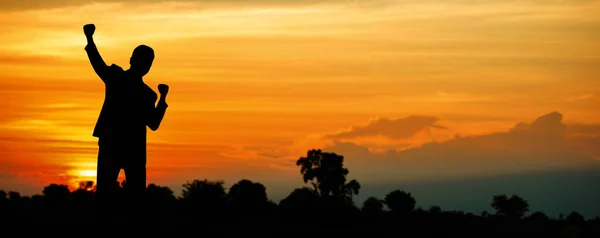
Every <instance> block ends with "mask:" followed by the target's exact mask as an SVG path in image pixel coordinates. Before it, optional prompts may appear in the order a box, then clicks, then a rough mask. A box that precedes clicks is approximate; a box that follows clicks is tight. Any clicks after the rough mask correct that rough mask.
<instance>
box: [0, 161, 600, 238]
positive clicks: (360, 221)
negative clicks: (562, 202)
mask: <svg viewBox="0 0 600 238" xmlns="http://www.w3.org/2000/svg"><path fill="white" fill-rule="evenodd" d="M328 156H333V155H328ZM326 157H327V156H326ZM332 158H339V157H336V156H333V157H332ZM325 160H327V159H325ZM334 167H336V168H337V170H339V168H340V167H342V168H343V166H334ZM324 168H326V167H324ZM334 171H335V169H334ZM323 174H324V175H323V176H327V173H323ZM332 174H334V175H335V174H336V173H332ZM346 174H347V173H346ZM337 175H339V174H337ZM303 177H304V174H303ZM338 179H339V178H338ZM319 181H327V179H321V180H319ZM314 182H315V184H317V185H318V182H317V181H314ZM337 184H338V185H339V184H341V183H337ZM349 184H350V183H345V184H344V189H345V188H347V187H350V185H349ZM116 185H117V184H116ZM126 186H127V182H126V181H124V182H123V183H121V184H119V186H118V188H119V189H118V193H117V194H118V197H119V198H122V197H123V196H126V195H127V193H124V191H125V188H126ZM182 186H183V189H182V195H181V196H180V197H176V196H175V195H174V193H173V191H172V190H171V189H170V188H169V187H163V186H159V185H156V184H149V185H147V187H146V190H145V193H144V196H145V197H144V198H143V201H142V200H137V201H136V202H138V203H141V204H142V205H143V207H144V208H145V209H144V211H143V213H140V214H138V216H136V217H131V216H128V215H126V214H124V213H116V214H114V216H113V217H112V219H102V220H97V219H96V214H97V213H99V212H101V211H100V210H99V209H101V208H99V207H97V206H95V204H96V202H97V201H96V197H97V193H96V191H95V186H94V183H93V182H89V181H84V182H82V183H81V184H80V186H79V188H77V189H75V190H73V191H69V190H68V188H67V186H65V185H59V184H50V185H49V186H46V187H44V188H43V190H42V194H41V195H33V196H31V197H29V196H21V195H20V194H19V193H18V192H14V191H10V192H8V193H7V192H5V191H3V190H0V208H1V209H0V215H1V216H0V217H1V218H0V219H1V222H2V223H1V224H3V225H4V226H3V232H5V234H8V233H9V232H20V233H18V234H21V235H23V236H27V235H33V233H35V232H36V231H39V232H40V233H41V235H43V236H53V235H64V234H65V232H66V230H65V227H69V232H75V233H76V234H88V233H89V232H90V231H91V230H93V229H95V230H96V231H97V232H102V233H105V234H106V235H114V234H116V232H129V233H131V234H136V235H151V236H156V235H164V236H169V237H173V236H188V235H190V233H192V234H194V235H205V236H244V237H247V236H261V237H286V236H291V235H297V236H305V237H309V236H319V237H320V236H323V235H325V236H328V235H332V236H351V235H352V236H356V235H361V236H362V235H369V236H370V237H371V236H372V237H379V236H380V237H391V236H401V235H404V234H406V235H408V234H415V235H417V236H419V237H445V236H461V237H523V236H526V237H600V218H599V217H596V218H595V219H589V220H585V218H584V217H583V216H582V215H581V214H579V213H577V212H571V213H570V214H569V215H568V216H567V217H566V219H564V216H563V219H557V218H553V217H549V216H547V215H546V214H544V213H542V212H535V213H533V214H531V215H529V216H526V217H524V214H525V213H526V212H527V211H528V210H529V205H528V204H527V201H526V200H524V199H522V198H521V197H519V196H517V195H513V196H512V197H511V198H508V197H506V196H505V195H497V196H493V197H491V200H492V203H491V207H492V208H494V209H496V215H490V214H487V213H482V214H481V215H474V214H471V213H465V212H463V211H445V210H442V209H441V208H440V207H439V206H432V207H430V208H429V209H422V208H416V204H417V203H416V202H417V201H416V199H415V198H414V197H412V195H411V193H410V192H407V191H402V190H399V189H395V190H392V191H390V192H389V193H388V194H387V195H386V196H385V197H384V198H383V200H382V199H381V198H377V197H369V198H368V199H367V200H366V201H364V203H363V204H362V207H361V209H358V208H357V207H356V206H355V205H354V203H353V202H352V199H351V198H350V199H349V196H348V194H344V193H340V194H337V195H334V192H331V191H330V192H329V195H324V194H327V193H326V192H324V191H326V190H327V188H326V186H325V187H323V186H321V188H323V190H321V191H317V189H315V188H314V187H313V188H311V187H301V188H296V189H294V190H293V191H292V192H291V193H290V194H289V195H288V196H287V197H285V198H283V199H282V200H281V201H280V202H279V203H278V204H277V203H273V202H272V201H270V200H269V198H268V196H267V188H266V187H265V186H264V185H263V184H261V183H259V182H254V181H252V180H249V179H242V180H240V181H238V182H237V183H235V184H233V185H232V186H231V187H230V188H229V189H226V187H225V182H224V181H223V180H212V181H211V180H207V179H204V180H193V181H191V182H189V181H188V182H186V183H185V184H183V185H182ZM316 187H317V188H318V187H319V186H316ZM339 187H341V186H338V188H339ZM333 190H335V189H333ZM338 191H344V190H343V189H340V190H338ZM352 194H355V193H352ZM121 205H123V204H121ZM384 205H385V206H387V208H389V210H391V211H388V210H386V209H384V208H385V206H384ZM415 208H416V209H415ZM252 216H260V217H252ZM523 217H524V218H523ZM507 218H509V219H507ZM516 218H518V219H516ZM520 218H523V219H520ZM21 227H27V228H31V229H23V228H21ZM99 227H101V228H99ZM98 228H99V229H98ZM290 231H293V233H290ZM86 232H88V233H86ZM132 232H134V233H132ZM212 234H215V235H212Z"/></svg>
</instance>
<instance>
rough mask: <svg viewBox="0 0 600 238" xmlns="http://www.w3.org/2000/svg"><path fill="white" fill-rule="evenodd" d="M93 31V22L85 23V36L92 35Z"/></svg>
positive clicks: (94, 28)
mask: <svg viewBox="0 0 600 238" xmlns="http://www.w3.org/2000/svg"><path fill="white" fill-rule="evenodd" d="M95 31H96V26H95V25H94V24H86V25H85V26H83V33H85V36H87V37H91V36H93V35H94V32H95Z"/></svg>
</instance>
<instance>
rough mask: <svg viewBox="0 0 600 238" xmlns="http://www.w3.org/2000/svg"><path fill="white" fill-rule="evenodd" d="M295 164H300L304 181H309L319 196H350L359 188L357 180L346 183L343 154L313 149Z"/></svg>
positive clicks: (346, 170) (355, 193) (346, 172)
mask: <svg viewBox="0 0 600 238" xmlns="http://www.w3.org/2000/svg"><path fill="white" fill-rule="evenodd" d="M296 165H297V166H300V173H301V174H302V176H303V179H304V183H308V182H309V181H310V182H311V184H312V185H313V187H314V189H315V190H316V191H317V192H318V194H319V195H320V196H321V197H329V196H335V197H352V196H353V195H357V194H358V192H359V190H360V184H359V183H358V181H356V180H352V181H350V182H348V183H346V176H347V175H348V173H349V171H348V169H347V168H344V156H341V155H337V154H335V153H328V152H323V151H321V150H315V149H313V150H309V151H308V152H307V154H306V157H301V158H300V159H298V161H296Z"/></svg>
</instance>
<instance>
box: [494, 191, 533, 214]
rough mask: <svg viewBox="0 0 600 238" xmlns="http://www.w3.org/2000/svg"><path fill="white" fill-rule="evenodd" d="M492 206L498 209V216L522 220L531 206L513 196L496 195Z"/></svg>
mask: <svg viewBox="0 0 600 238" xmlns="http://www.w3.org/2000/svg"><path fill="white" fill-rule="evenodd" d="M491 206H492V207H493V208H494V209H496V214H498V215H502V216H505V217H509V218H514V219H521V217H523V216H524V215H525V213H527V212H528V211H529V204H528V203H527V201H526V200H524V199H523V198H521V197H519V196H517V195H512V196H511V197H510V198H508V197H507V196H506V195H496V196H494V199H493V201H492V204H491Z"/></svg>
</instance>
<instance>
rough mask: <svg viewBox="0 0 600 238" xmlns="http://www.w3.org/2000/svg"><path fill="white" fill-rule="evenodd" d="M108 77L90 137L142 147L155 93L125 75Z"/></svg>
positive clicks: (139, 80)
mask: <svg viewBox="0 0 600 238" xmlns="http://www.w3.org/2000/svg"><path fill="white" fill-rule="evenodd" d="M110 76H111V78H110V80H107V81H106V89H105V100H104V105H103V106H102V111H101V112H100V116H99V118H98V122H97V123H96V127H95V128H94V136H96V137H118V138H120V139H121V140H124V141H130V143H134V144H136V143H144V145H145V143H146V125H147V121H148V119H149V116H151V115H150V114H151V113H152V110H153V109H154V105H155V102H156V99H157V95H156V93H155V92H154V91H153V90H152V89H151V88H150V87H148V85H146V84H145V83H144V82H143V81H142V79H141V78H133V77H131V76H130V75H129V74H128V72H126V71H122V70H121V71H113V73H112V75H110ZM144 147H145V146H144Z"/></svg>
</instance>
